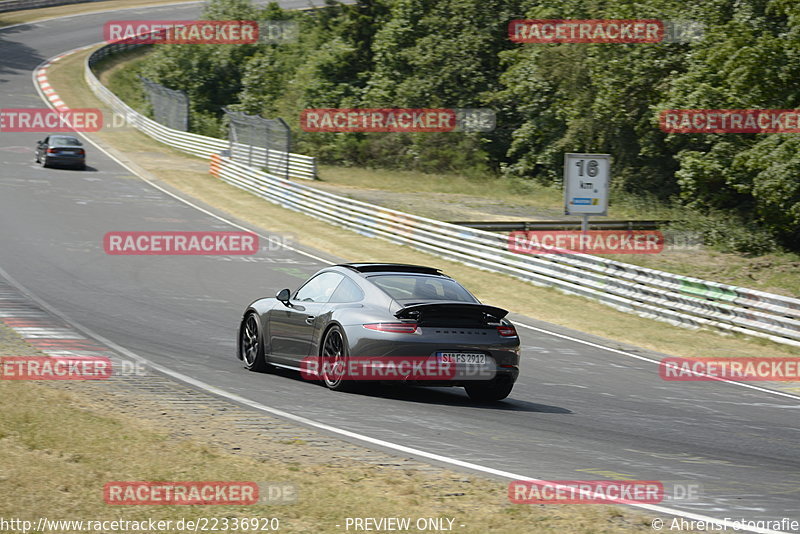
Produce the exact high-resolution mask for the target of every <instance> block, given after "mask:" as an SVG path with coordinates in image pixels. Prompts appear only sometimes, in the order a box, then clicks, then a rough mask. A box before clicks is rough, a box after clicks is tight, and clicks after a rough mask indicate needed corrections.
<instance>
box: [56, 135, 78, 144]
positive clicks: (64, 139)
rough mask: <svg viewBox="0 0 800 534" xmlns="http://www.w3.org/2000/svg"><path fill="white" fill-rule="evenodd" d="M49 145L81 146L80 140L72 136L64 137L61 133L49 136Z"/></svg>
mask: <svg viewBox="0 0 800 534" xmlns="http://www.w3.org/2000/svg"><path fill="white" fill-rule="evenodd" d="M50 145H51V146H53V145H59V146H83V145H82V144H81V142H80V141H78V140H77V139H75V138H74V137H64V136H61V135H54V136H53V137H51V138H50Z"/></svg>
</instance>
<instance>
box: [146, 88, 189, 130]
mask: <svg viewBox="0 0 800 534" xmlns="http://www.w3.org/2000/svg"><path fill="white" fill-rule="evenodd" d="M139 80H141V82H142V85H143V86H144V91H145V93H146V94H147V99H148V100H149V101H150V105H151V106H152V108H153V118H154V119H155V120H156V122H157V123H159V124H163V125H164V126H166V127H168V128H172V129H173V130H180V131H182V132H188V131H189V97H188V96H187V95H186V93H185V92H183V91H178V90H175V89H170V88H168V87H164V86H163V85H161V84H159V83H156V82H154V81H152V80H149V79H148V78H145V77H144V76H139Z"/></svg>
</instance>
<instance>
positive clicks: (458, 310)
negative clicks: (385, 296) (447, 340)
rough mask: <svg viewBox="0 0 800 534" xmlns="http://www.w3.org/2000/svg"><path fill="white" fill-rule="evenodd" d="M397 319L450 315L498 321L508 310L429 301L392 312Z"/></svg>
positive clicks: (472, 304) (421, 319) (461, 303)
mask: <svg viewBox="0 0 800 534" xmlns="http://www.w3.org/2000/svg"><path fill="white" fill-rule="evenodd" d="M394 315H395V317H397V318H398V319H416V320H417V321H419V322H423V321H424V318H425V317H426V316H427V317H428V318H431V319H433V318H434V317H435V318H444V317H451V318H453V319H456V318H464V319H478V318H480V319H483V322H488V323H491V322H498V323H499V322H500V321H501V320H502V319H503V317H505V316H506V315H508V311H506V310H504V309H502V308H497V307H495V306H487V305H486V304H478V303H471V302H429V303H425V304H414V305H412V306H407V307H405V308H403V309H401V310H400V311H398V312H397V313H395V314H394Z"/></svg>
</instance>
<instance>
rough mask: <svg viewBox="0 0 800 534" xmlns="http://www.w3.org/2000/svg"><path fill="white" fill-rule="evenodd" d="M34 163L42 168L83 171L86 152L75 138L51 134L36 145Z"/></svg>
mask: <svg viewBox="0 0 800 534" xmlns="http://www.w3.org/2000/svg"><path fill="white" fill-rule="evenodd" d="M36 163H41V165H42V167H51V166H62V167H75V168H78V169H85V168H86V150H84V148H83V143H81V141H80V139H78V138H77V137H75V136H72V135H64V134H52V135H49V136H47V137H45V138H44V139H42V140H41V141H39V142H37V143H36Z"/></svg>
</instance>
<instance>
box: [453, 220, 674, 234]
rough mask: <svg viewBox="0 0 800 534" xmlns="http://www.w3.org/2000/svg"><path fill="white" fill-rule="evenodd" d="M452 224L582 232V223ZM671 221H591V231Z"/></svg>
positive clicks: (638, 227)
mask: <svg viewBox="0 0 800 534" xmlns="http://www.w3.org/2000/svg"><path fill="white" fill-rule="evenodd" d="M450 224H456V225H458V226H466V227H467V228H477V229H479V230H486V231H488V232H513V231H517V230H524V231H528V230H533V231H536V230H580V229H581V222H580V221H472V222H461V221H451V222H450ZM667 224H669V221H590V222H589V229H590V230H658V229H659V228H661V227H662V226H665V225H667Z"/></svg>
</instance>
